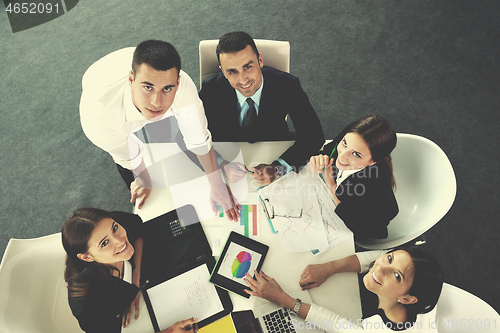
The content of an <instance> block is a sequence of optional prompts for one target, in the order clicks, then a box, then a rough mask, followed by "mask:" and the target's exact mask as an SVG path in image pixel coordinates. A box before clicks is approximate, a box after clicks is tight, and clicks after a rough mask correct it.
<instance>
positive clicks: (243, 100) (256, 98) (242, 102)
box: [235, 74, 264, 125]
mask: <svg viewBox="0 0 500 333" xmlns="http://www.w3.org/2000/svg"><path fill="white" fill-rule="evenodd" d="M261 75H262V74H261ZM262 87H264V76H262V83H261V85H260V87H259V89H257V91H256V92H255V94H253V95H252V96H250V97H245V96H243V95H242V94H241V93H240V92H239V91H238V90H236V89H235V91H236V97H237V98H238V110H239V111H240V125H242V124H243V119H245V116H246V114H247V111H248V109H250V106H249V105H248V103H247V98H251V99H252V100H253V102H254V106H255V111H256V112H257V115H259V106H260V96H261V95H262Z"/></svg>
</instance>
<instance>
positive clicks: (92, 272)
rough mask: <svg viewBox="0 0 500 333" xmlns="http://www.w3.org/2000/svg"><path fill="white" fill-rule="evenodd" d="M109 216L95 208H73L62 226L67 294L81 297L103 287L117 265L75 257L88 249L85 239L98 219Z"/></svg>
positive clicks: (90, 233) (86, 239) (87, 240)
mask: <svg viewBox="0 0 500 333" xmlns="http://www.w3.org/2000/svg"><path fill="white" fill-rule="evenodd" d="M107 217H109V218H112V217H111V215H110V213H109V212H107V211H105V210H102V209H98V208H80V209H78V210H75V211H74V212H73V213H72V214H71V216H70V217H69V218H68V219H67V220H66V222H65V223H64V226H63V227H62V243H63V247H64V250H66V269H65V270H64V280H65V281H66V283H67V284H68V290H69V295H70V296H71V297H80V296H85V295H86V294H88V292H89V291H90V289H92V288H96V289H97V288H99V287H103V286H105V285H106V284H108V283H109V282H110V281H112V279H111V277H112V276H113V274H112V270H113V269H115V270H116V268H114V267H112V266H109V265H105V264H100V263H97V262H86V261H83V260H81V259H79V258H78V257H77V255H78V254H79V253H84V254H85V253H87V251H88V249H89V246H88V242H89V239H90V236H91V235H92V232H93V231H94V229H95V227H96V225H97V223H99V221H101V220H102V219H103V218H107Z"/></svg>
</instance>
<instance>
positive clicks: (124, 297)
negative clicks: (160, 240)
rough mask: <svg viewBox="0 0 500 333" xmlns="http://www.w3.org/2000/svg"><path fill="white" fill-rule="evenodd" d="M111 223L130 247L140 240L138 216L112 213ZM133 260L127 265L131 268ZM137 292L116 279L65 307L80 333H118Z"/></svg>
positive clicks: (127, 284) (70, 298) (136, 289)
mask: <svg viewBox="0 0 500 333" xmlns="http://www.w3.org/2000/svg"><path fill="white" fill-rule="evenodd" d="M112 217H113V219H114V220H115V221H116V222H118V223H119V224H120V225H121V226H122V227H124V228H125V230H126V231H127V237H128V240H129V242H130V243H131V244H134V242H135V241H136V240H137V238H139V237H142V231H141V229H142V220H141V218H140V217H139V216H137V215H134V214H130V213H125V212H113V213H112ZM133 258H134V257H133V256H132V258H131V259H130V262H131V263H132V264H133ZM138 292H139V288H138V287H137V286H136V285H134V284H130V283H128V282H125V281H123V280H122V279H119V278H117V277H113V278H112V279H111V281H110V282H109V283H108V284H106V285H105V286H101V287H100V288H94V289H92V290H91V291H90V292H89V293H88V294H87V295H85V296H82V297H71V296H69V295H68V300H69V306H70V308H71V311H72V312H73V315H74V316H75V317H76V319H78V323H79V324H80V327H81V329H82V330H84V331H85V332H87V333H111V332H121V325H122V314H123V312H124V311H125V309H126V308H127V307H128V306H130V304H131V303H132V301H133V300H134V298H135V296H136V295H137V293H138Z"/></svg>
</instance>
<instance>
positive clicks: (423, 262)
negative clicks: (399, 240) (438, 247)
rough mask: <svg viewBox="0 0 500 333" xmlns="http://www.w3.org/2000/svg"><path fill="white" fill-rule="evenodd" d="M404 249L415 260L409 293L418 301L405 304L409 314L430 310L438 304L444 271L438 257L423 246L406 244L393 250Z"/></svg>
mask: <svg viewBox="0 0 500 333" xmlns="http://www.w3.org/2000/svg"><path fill="white" fill-rule="evenodd" d="M398 250H402V251H405V252H406V253H408V254H409V255H410V257H411V260H412V262H413V264H412V267H410V269H411V271H412V272H413V282H412V285H411V287H410V290H408V294H409V295H411V296H415V297H416V298H417V299H418V301H417V302H416V303H413V304H404V307H405V308H406V311H407V313H408V314H409V316H413V315H417V314H419V313H427V312H430V311H431V310H432V309H434V307H435V306H436V304H437V302H438V300H439V295H441V290H442V288H443V272H442V271H441V266H440V265H439V262H438V261H437V259H436V257H435V256H434V255H433V254H432V253H430V252H429V251H427V250H426V249H425V248H424V247H422V246H416V245H405V246H400V247H398V248H395V249H394V250H393V251H392V252H395V251H398Z"/></svg>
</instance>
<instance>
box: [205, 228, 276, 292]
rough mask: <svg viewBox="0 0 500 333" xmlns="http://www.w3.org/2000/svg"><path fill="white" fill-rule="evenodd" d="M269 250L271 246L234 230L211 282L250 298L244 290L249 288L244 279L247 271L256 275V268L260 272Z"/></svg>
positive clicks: (213, 272)
mask: <svg viewBox="0 0 500 333" xmlns="http://www.w3.org/2000/svg"><path fill="white" fill-rule="evenodd" d="M268 250H269V246H267V245H264V244H262V243H259V242H257V241H255V240H253V239H250V238H247V237H245V236H243V235H241V234H239V233H237V232H234V231H232V232H231V234H230V235H229V238H228V239H227V242H226V245H225V246H224V249H223V250H222V253H221V255H220V257H219V260H218V261H217V264H216V265H215V268H214V270H213V271H212V275H211V276H210V282H212V283H213V284H215V285H217V286H219V287H221V288H224V289H226V290H228V291H231V292H233V293H235V294H238V295H240V296H242V297H245V298H250V295H249V294H247V293H246V292H245V291H244V290H245V289H248V288H249V287H248V285H247V284H246V282H245V280H244V277H245V273H248V274H250V275H252V276H254V270H257V271H258V272H260V269H261V267H262V264H263V263H264V259H265V258H266V255H267V251H268ZM254 277H255V276H254Z"/></svg>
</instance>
